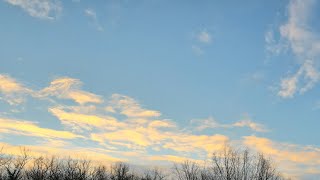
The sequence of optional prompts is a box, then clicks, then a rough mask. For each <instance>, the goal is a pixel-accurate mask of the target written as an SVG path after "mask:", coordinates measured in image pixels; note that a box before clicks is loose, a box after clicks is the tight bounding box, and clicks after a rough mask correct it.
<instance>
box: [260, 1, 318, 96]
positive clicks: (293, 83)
mask: <svg viewBox="0 0 320 180" xmlns="http://www.w3.org/2000/svg"><path fill="white" fill-rule="evenodd" d="M315 3H316V2H315V1H313V0H305V1H301V0H291V1H290V3H289V5H288V13H289V14H288V21H287V22H286V23H284V24H282V25H281V26H280V27H279V32H280V38H281V39H280V40H279V43H280V44H278V45H277V44H276V43H274V42H275V40H274V37H273V34H272V32H271V31H268V32H267V34H266V42H267V44H269V46H268V49H269V50H270V51H272V52H275V53H279V52H281V50H282V49H283V48H289V49H290V50H291V52H292V53H293V54H294V55H295V57H296V58H297V59H298V61H299V63H300V66H299V67H298V70H297V71H296V73H293V74H291V75H288V76H287V77H285V78H282V80H281V83H280V89H279V91H278V95H279V96H280V97H283V98H290V97H293V96H294V95H295V94H296V93H300V94H302V93H304V92H306V91H308V90H309V89H311V88H312V87H313V86H314V85H315V84H316V83H318V81H319V80H320V73H319V70H318V68H317V63H316V61H317V59H318V58H319V55H320V36H319V34H317V33H315V31H313V30H312V27H310V24H308V20H309V16H310V14H311V13H310V12H311V11H312V8H313V7H314V6H313V5H314V4H315ZM272 44H274V45H273V46H272Z"/></svg>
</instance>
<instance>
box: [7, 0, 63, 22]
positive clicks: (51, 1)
mask: <svg viewBox="0 0 320 180" xmlns="http://www.w3.org/2000/svg"><path fill="white" fill-rule="evenodd" d="M5 1H6V2H7V3H9V4H11V5H14V6H18V7H20V8H22V9H23V10H24V11H26V12H27V13H28V14H29V15H30V16H32V17H36V18H40V19H55V18H57V16H58V15H59V14H60V12H61V11H62V5H61V2H60V1H58V0H5Z"/></svg>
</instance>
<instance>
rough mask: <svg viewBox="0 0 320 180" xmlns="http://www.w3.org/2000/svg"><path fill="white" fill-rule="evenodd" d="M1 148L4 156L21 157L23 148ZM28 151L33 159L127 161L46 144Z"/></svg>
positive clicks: (100, 152)
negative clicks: (42, 157)
mask: <svg viewBox="0 0 320 180" xmlns="http://www.w3.org/2000/svg"><path fill="white" fill-rule="evenodd" d="M0 146H1V147H3V152H2V153H4V154H8V155H21V146H18V145H11V144H8V143H3V142H0ZM24 147H25V148H26V149H27V150H28V155H30V156H33V157H39V156H44V157H50V156H54V157H61V158H75V159H83V158H85V159H90V160H91V161H94V162H97V163H101V162H104V163H112V162H119V161H122V162H125V161H126V159H123V158H116V157H112V156H111V155H108V153H107V152H106V151H105V150H102V149H98V148H90V149H87V148H83V147H59V146H58V147H57V146H50V147H49V146H46V144H40V145H24Z"/></svg>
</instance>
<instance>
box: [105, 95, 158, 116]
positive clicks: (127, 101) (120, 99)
mask: <svg viewBox="0 0 320 180" xmlns="http://www.w3.org/2000/svg"><path fill="white" fill-rule="evenodd" d="M111 107H113V109H115V110H119V111H120V113H121V114H124V115H126V116H128V117H130V118H137V117H144V118H148V117H158V116H160V115H161V114H160V112H159V111H154V110H147V109H143V108H142V107H141V106H140V104H139V103H138V102H137V101H135V100H134V99H133V98H130V97H128V96H124V95H120V94H113V95H112V97H111Z"/></svg>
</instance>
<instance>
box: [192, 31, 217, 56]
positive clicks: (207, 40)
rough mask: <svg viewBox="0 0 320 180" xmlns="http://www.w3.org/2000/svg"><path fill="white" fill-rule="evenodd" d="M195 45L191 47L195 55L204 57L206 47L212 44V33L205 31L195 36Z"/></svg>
mask: <svg viewBox="0 0 320 180" xmlns="http://www.w3.org/2000/svg"><path fill="white" fill-rule="evenodd" d="M193 41H194V42H193V45H192V46H191V48H192V50H193V52H194V53H196V54H198V55H203V54H204V53H205V47H206V46H208V45H209V44H211V43H212V35H211V33H210V32H209V31H208V30H206V29H203V30H201V31H198V32H197V33H195V34H194V35H193Z"/></svg>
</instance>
